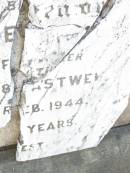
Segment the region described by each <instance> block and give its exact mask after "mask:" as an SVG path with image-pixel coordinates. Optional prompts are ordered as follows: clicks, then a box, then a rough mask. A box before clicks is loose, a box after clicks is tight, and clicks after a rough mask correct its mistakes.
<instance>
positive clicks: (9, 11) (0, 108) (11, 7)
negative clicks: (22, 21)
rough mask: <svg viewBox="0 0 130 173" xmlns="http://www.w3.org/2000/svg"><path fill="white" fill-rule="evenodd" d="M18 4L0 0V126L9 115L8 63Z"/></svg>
mask: <svg viewBox="0 0 130 173" xmlns="http://www.w3.org/2000/svg"><path fill="white" fill-rule="evenodd" d="M20 6H21V0H13V1H9V0H0V127H4V126H5V125H6V124H7V123H8V122H9V120H10V116H11V99H12V97H13V82H12V78H11V71H10V69H11V68H10V63H11V58H13V57H12V52H11V51H12V45H13V39H14V29H15V28H16V23H17V19H18V16H19V9H20Z"/></svg>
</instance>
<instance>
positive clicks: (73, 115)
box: [17, 0, 130, 161]
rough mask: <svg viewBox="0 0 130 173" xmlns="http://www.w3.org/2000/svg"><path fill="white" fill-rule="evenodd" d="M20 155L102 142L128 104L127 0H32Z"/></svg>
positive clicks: (44, 154) (129, 16)
mask: <svg viewBox="0 0 130 173" xmlns="http://www.w3.org/2000/svg"><path fill="white" fill-rule="evenodd" d="M29 19H30V24H29V26H28V28H27V29H26V30H25V41H24V51H23V58H22V62H21V69H20V70H21V71H22V73H23V74H24V75H25V76H26V80H25V81H24V85H23V89H22V92H21V103H20V107H19V109H20V117H21V124H20V130H21V134H20V139H19V140H18V146H17V160H18V161H26V160H31V159H36V158H42V157H48V156H52V155H57V154H61V153H67V152H72V151H76V150H81V149H86V148H91V147H95V146H97V145H98V144H99V143H100V141H101V140H102V139H103V137H104V136H105V135H106V134H107V133H108V131H109V130H110V128H111V127H112V126H113V124H114V123H115V121H116V120H117V119H118V118H119V116H120V115H121V113H122V112H123V111H124V109H125V108H126V107H127V104H128V98H129V93H130V75H129V74H130V1H129V0H117V1H114V0H109V1H106V2H104V1H100V0H99V1H98V0H91V1H89V0H88V1H87V2H86V1H85V0H82V1H81V0H80V1H78V0H75V1H72V2H71V1H65V0H60V1H59V0H58V1H55V0H48V1H46V2H44V1H41V0H35V1H33V0H29Z"/></svg>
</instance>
